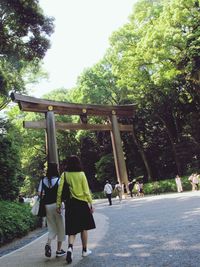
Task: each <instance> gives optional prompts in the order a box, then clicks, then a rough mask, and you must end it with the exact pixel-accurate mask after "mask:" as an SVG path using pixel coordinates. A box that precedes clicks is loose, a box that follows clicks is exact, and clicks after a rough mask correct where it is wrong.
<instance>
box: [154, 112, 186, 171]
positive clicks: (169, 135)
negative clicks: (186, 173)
mask: <svg viewBox="0 0 200 267" xmlns="http://www.w3.org/2000/svg"><path fill="white" fill-rule="evenodd" d="M157 116H158V118H159V119H160V121H161V122H162V123H163V125H164V126H165V128H166V130H167V134H168V137H169V140H170V143H171V146H172V152H173V155H174V161H175V164H176V169H177V174H178V175H181V174H182V173H181V164H180V162H179V159H178V156H177V153H176V144H175V142H174V139H173V136H172V134H171V131H170V129H169V127H168V125H167V123H166V122H165V120H164V119H163V118H162V117H161V116H160V115H158V114H157Z"/></svg>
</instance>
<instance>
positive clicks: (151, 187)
mask: <svg viewBox="0 0 200 267" xmlns="http://www.w3.org/2000/svg"><path fill="white" fill-rule="evenodd" d="M181 181H182V187H183V191H190V190H191V184H190V182H189V181H188V176H183V177H181ZM170 192H177V187H176V183H175V180H174V179H166V180H164V181H156V182H152V183H147V184H144V193H145V195H149V194H163V193H170Z"/></svg>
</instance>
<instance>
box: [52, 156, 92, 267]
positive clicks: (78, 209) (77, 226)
mask: <svg viewBox="0 0 200 267" xmlns="http://www.w3.org/2000/svg"><path fill="white" fill-rule="evenodd" d="M64 182H65V183H66V184H68V186H69V191H70V198H69V201H67V203H66V211H65V222H66V224H65V225H66V235H68V249H67V257H66V261H67V263H71V262H72V259H73V245H74V241H75V238H76V235H77V234H78V233H80V235H81V241H82V257H86V256H88V255H90V254H91V253H92V251H91V250H89V249H88V248H87V241H88V230H91V229H94V228H96V226H95V222H94V218H93V215H92V213H93V211H94V210H93V207H92V196H91V193H90V189H89V186H88V182H87V178H86V176H85V173H84V172H83V166H82V163H81V161H80V159H79V157H77V156H75V155H72V156H70V157H69V159H68V160H67V163H66V171H65V172H63V173H62V175H61V182H60V185H59V188H58V195H57V212H58V213H60V208H61V198H62V191H63V188H64Z"/></svg>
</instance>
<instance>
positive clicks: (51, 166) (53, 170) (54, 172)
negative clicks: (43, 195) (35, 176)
mask: <svg viewBox="0 0 200 267" xmlns="http://www.w3.org/2000/svg"><path fill="white" fill-rule="evenodd" d="M46 177H47V178H48V183H49V186H51V185H52V184H51V179H52V178H53V177H59V171H58V165H57V164H56V163H52V162H49V163H48V167H47V173H46Z"/></svg>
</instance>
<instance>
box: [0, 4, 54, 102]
mask: <svg viewBox="0 0 200 267" xmlns="http://www.w3.org/2000/svg"><path fill="white" fill-rule="evenodd" d="M0 25H1V27H0V39H1V46H0V56H1V57H0V88H1V90H0V100H1V98H3V97H4V100H5V98H6V97H8V92H9V91H11V90H15V91H24V89H25V83H24V82H25V80H24V76H26V75H25V74H27V73H28V72H29V73H31V72H32V73H33V72H37V71H38V67H39V62H40V60H41V59H42V58H43V57H44V56H45V53H46V51H47V49H48V48H49V46H50V44H49V39H48V36H50V35H51V34H52V32H53V19H52V18H49V17H46V16H44V14H43V12H42V9H41V8H40V6H39V1H38V0H27V1H21V0H1V2H0Z"/></svg>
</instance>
